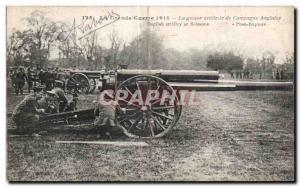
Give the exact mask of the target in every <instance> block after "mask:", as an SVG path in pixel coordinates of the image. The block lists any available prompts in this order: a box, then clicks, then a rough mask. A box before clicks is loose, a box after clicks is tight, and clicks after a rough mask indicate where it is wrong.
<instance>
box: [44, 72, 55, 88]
mask: <svg viewBox="0 0 300 187" xmlns="http://www.w3.org/2000/svg"><path fill="white" fill-rule="evenodd" d="M43 78H44V81H45V86H46V91H50V90H51V89H52V88H53V87H54V82H55V77H54V74H53V72H51V71H50V70H48V71H46V72H45V73H44V76H43Z"/></svg>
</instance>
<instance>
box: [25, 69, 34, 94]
mask: <svg viewBox="0 0 300 187" xmlns="http://www.w3.org/2000/svg"><path fill="white" fill-rule="evenodd" d="M33 81H34V78H33V71H32V70H31V67H28V68H27V84H28V93H30V91H31V89H32V86H33Z"/></svg>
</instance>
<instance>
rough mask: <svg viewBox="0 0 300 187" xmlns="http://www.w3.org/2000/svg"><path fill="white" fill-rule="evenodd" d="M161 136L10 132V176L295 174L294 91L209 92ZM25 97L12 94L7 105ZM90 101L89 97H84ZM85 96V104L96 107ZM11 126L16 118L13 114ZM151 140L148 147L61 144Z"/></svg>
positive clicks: (253, 177) (231, 177)
mask: <svg viewBox="0 0 300 187" xmlns="http://www.w3.org/2000/svg"><path fill="white" fill-rule="evenodd" d="M197 96H198V98H199V100H200V102H201V106H190V107H184V108H183V113H182V115H181V118H180V120H179V122H178V124H177V126H176V128H175V129H174V130H173V131H172V132H171V133H170V134H169V136H167V137H164V138H161V139H152V140H137V139H130V138H127V137H125V136H124V135H120V134H118V135H115V136H111V137H107V136H99V134H97V132H96V131H90V132H84V131H82V132H81V131H78V132H73V131H72V132H60V133H49V134H46V135H43V136H41V137H26V136H20V137H12V136H10V135H8V136H7V179H8V180H9V181H241V180H242V181H293V180H295V176H294V169H295V168H294V148H295V147H294V96H293V92H287V91H251V92H201V93H198V95H197ZM21 99H22V97H21V96H18V97H15V96H13V95H8V98H7V100H8V101H7V102H8V107H7V110H8V111H7V112H8V113H9V112H11V110H12V109H13V107H14V106H15V105H16V103H18V102H19V101H20V100H21ZM81 99H82V100H83V97H82V98H81ZM92 99H93V96H89V97H87V98H85V100H84V101H81V102H82V103H84V104H83V105H82V106H85V107H88V106H89V105H87V104H86V103H87V102H86V100H92ZM8 127H11V120H10V119H9V117H8ZM57 140H93V141H96V140H102V141H144V142H146V143H148V144H149V146H147V147H136V146H129V147H118V146H112V145H95V144H94V145H91V144H89V145H87V144H57V143H55V141H57Z"/></svg>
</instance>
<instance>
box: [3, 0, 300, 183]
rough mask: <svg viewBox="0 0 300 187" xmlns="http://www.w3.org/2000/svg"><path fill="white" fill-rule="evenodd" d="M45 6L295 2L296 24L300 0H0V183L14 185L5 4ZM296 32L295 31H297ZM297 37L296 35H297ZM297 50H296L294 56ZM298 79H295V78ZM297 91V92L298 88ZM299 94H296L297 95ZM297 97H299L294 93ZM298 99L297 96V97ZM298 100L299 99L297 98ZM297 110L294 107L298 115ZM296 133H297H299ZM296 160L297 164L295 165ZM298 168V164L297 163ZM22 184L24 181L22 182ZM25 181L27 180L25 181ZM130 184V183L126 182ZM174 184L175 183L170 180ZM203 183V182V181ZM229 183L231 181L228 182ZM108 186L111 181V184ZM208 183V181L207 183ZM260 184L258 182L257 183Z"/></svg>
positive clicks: (242, 4) (281, 4)
mask: <svg viewBox="0 0 300 187" xmlns="http://www.w3.org/2000/svg"><path fill="white" fill-rule="evenodd" d="M29 5H33V6H39V5H42V6H47V5H53V6H54V5H62V6H80V5H84V6H93V5H104V6H107V5H114V6H137V5H141V6H142V5H152V6H162V5H169V6H187V5H188V6H196V5H197V6H295V7H296V8H297V9H298V19H297V25H299V9H300V1H299V0H243V1H236V0H202V1H197V0H184V1H180V0H172V1H171V0H151V1H150V0H148V1H140V0H126V1H122V0H102V1H101V2H100V1H97V0H89V1H87V0H77V1H75V0H48V1H42V0H39V1H38V0H22V1H19V0H2V1H0V28H1V32H0V43H1V45H0V62H2V63H0V66H1V67H0V81H1V82H0V85H2V86H1V87H2V88H3V90H2V91H1V92H0V94H1V95H0V103H2V106H1V107H0V115H1V118H0V119H2V122H3V123H2V126H1V131H0V138H1V140H0V141H1V143H0V148H1V154H0V184H1V186H9V185H15V184H8V183H7V181H6V120H5V119H6V72H5V71H6V65H5V55H6V54H5V46H6V43H5V39H6V28H5V23H6V6H29ZM297 34H298V33H297ZM298 37H299V36H298ZM297 43H298V41H297ZM298 52H299V47H298V50H297V51H296V53H297V57H298V58H299V56H298V54H299V53H298ZM297 72H298V74H299V65H298V68H297ZM297 80H298V79H297ZM298 94H299V92H298ZM297 96H299V95H297ZM297 98H298V97H297ZM298 100H299V99H298ZM297 104H298V102H297ZM298 113H299V110H298V111H297V116H298ZM297 134H298V135H299V127H297ZM298 137H299V136H298ZM298 148H299V145H297V150H299V149H298ZM297 161H298V162H297V163H299V161H300V160H299V152H298V158H297ZM298 165H299V164H297V166H298ZM297 168H298V167H297ZM296 179H298V180H299V169H297V177H296ZM22 185H24V184H22ZM25 185H26V184H25ZM39 185H46V184H39ZM62 185H63V184H57V186H62ZM85 185H86V184H78V185H76V186H85ZM100 185H101V186H103V185H104V186H107V185H109V184H100ZM127 185H131V184H127ZM172 185H174V184H172ZM180 185H183V186H187V185H188V184H180ZM202 185H203V184H202ZM219 185H223V184H215V185H213V186H219ZM230 185H232V184H230ZM272 185H278V184H272ZM110 186H111V185H110ZM210 186H211V185H210ZM259 186H261V184H259Z"/></svg>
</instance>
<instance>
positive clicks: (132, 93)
mask: <svg viewBox="0 0 300 187" xmlns="http://www.w3.org/2000/svg"><path fill="white" fill-rule="evenodd" d="M124 88H125V90H126V91H127V92H128V93H129V94H130V95H131V96H132V95H133V93H132V92H131V91H130V90H129V89H128V88H127V86H125V87H124Z"/></svg>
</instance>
